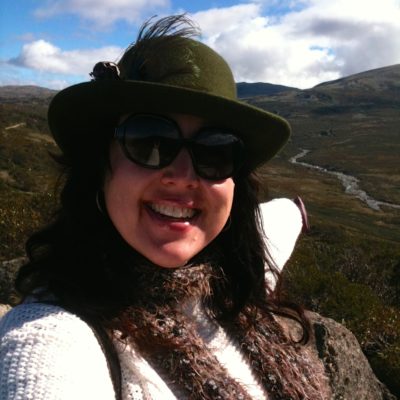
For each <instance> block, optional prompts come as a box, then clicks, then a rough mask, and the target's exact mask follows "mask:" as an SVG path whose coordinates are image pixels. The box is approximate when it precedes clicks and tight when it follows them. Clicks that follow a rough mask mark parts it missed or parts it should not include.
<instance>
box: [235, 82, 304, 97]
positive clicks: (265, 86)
mask: <svg viewBox="0 0 400 400" xmlns="http://www.w3.org/2000/svg"><path fill="white" fill-rule="evenodd" d="M236 88H237V95H238V97H239V98H246V97H255V96H272V95H275V94H278V93H283V92H288V91H292V90H299V89H296V88H293V87H289V86H284V85H274V84H272V83H263V82H256V83H248V82H239V83H237V84H236Z"/></svg>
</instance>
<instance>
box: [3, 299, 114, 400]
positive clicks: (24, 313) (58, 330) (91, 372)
mask: <svg viewBox="0 0 400 400" xmlns="http://www.w3.org/2000/svg"><path fill="white" fill-rule="evenodd" d="M114 398H115V396H114V389H113V385H112V381H111V379H110V375H109V372H108V367H107V361H106V358H105V356H104V353H103V351H102V350H101V348H100V344H99V343H98V341H97V339H96V337H95V336H94V334H93V332H92V330H91V328H90V327H89V326H88V325H87V324H86V323H85V322H83V321H82V320H81V319H79V317H77V316H76V315H74V314H71V313H69V312H67V311H65V310H63V309H61V308H60V307H57V306H53V305H47V304H41V303H31V304H22V305H20V306H17V307H15V308H14V309H12V310H11V311H9V312H8V313H7V314H6V315H5V316H4V317H3V318H2V319H1V320H0V399H1V400H11V399H12V400H22V399H24V400H29V399H35V400H44V399H46V400H48V399H52V400H67V399H68V400H71V399H74V400H84V399H85V400H87V399H96V400H113V399H114Z"/></svg>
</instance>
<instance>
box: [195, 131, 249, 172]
mask: <svg viewBox="0 0 400 400" xmlns="http://www.w3.org/2000/svg"><path fill="white" fill-rule="evenodd" d="M192 152H193V156H194V158H195V162H194V165H195V168H196V170H197V173H198V174H199V175H200V176H202V177H203V178H206V179H211V180H221V179H226V178H228V177H230V176H233V175H234V173H235V172H236V171H237V169H238V168H239V167H240V164H241V159H242V152H243V146H242V142H241V141H240V139H238V138H237V137H236V136H233V135H231V134H227V133H217V132H214V131H211V132H207V133H202V134H201V135H199V137H197V138H196V140H195V141H194V143H193V145H192Z"/></svg>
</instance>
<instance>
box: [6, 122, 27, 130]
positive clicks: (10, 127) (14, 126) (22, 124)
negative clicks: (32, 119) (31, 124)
mask: <svg viewBox="0 0 400 400" xmlns="http://www.w3.org/2000/svg"><path fill="white" fill-rule="evenodd" d="M25 125H26V123H25V122H20V123H18V124H15V125H10V126H7V127H6V128H4V129H5V130H6V131H9V130H10V129H16V128H19V127H21V126H25Z"/></svg>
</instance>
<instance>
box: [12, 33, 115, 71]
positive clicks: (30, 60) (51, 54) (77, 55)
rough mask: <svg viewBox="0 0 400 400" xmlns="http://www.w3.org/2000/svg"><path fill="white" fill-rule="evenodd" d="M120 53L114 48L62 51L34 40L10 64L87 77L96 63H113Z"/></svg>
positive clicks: (41, 41) (46, 43) (44, 42)
mask: <svg viewBox="0 0 400 400" xmlns="http://www.w3.org/2000/svg"><path fill="white" fill-rule="evenodd" d="M122 52H123V49H121V48H119V47H115V46H109V47H103V48H99V49H88V50H70V51H62V50H61V49H60V48H58V47H56V46H54V45H53V44H51V43H49V42H47V41H45V40H36V41H34V42H31V43H27V44H25V45H24V46H23V47H22V51H21V53H20V55H19V56H18V57H16V58H14V59H12V60H10V63H12V64H14V65H18V66H22V67H26V68H31V69H34V70H38V71H41V72H50V73H58V74H60V73H61V74H67V75H68V74H69V75H83V76H85V77H88V74H89V72H91V71H92V69H93V66H94V64H96V63H97V62H98V61H115V60H117V59H118V58H119V57H120V56H121V54H122Z"/></svg>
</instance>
